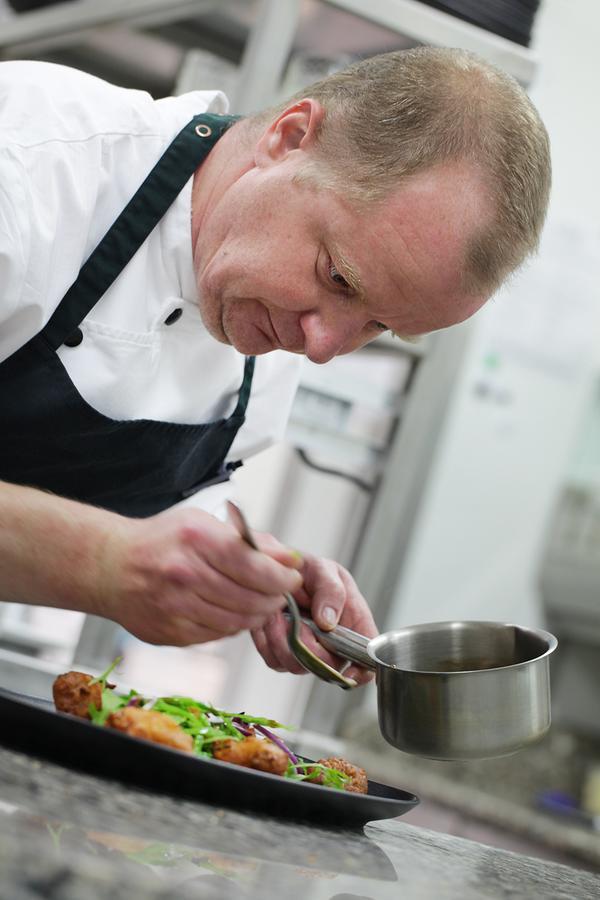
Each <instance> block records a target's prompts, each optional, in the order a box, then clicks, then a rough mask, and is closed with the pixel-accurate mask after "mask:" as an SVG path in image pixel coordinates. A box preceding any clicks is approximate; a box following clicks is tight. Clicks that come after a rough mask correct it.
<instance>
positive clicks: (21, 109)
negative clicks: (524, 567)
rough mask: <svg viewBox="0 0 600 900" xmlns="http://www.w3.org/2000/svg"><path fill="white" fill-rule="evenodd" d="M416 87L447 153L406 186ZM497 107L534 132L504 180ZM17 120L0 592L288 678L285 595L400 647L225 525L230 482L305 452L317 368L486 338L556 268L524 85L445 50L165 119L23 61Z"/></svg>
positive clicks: (278, 551) (1, 407)
mask: <svg viewBox="0 0 600 900" xmlns="http://www.w3.org/2000/svg"><path fill="white" fill-rule="evenodd" d="M419 79H420V81H419ZM452 82H454V86H453V87H452ZM432 84H433V85H434V88H435V89H436V90H437V91H438V93H439V95H440V100H441V101H443V102H441V103H439V104H438V105H437V109H436V104H435V103H434V104H432V103H431V100H429V107H430V108H429V109H427V108H426V105H427V97H431V95H432V91H431V85H432ZM344 91H346V94H344ZM386 91H387V95H388V100H387V101H386V100H385V96H384V95H385V93H386ZM402 92H405V93H406V92H408V94H407V96H409V97H410V101H411V103H412V102H413V100H414V106H415V110H416V109H417V107H418V105H419V102H420V103H421V106H422V111H421V120H422V121H421V124H419V123H418V122H417V124H416V126H415V127H416V128H417V129H419V128H420V129H421V131H422V133H421V134H419V135H416V138H418V140H416V139H413V145H414V147H417V146H419V147H421V151H420V153H421V159H420V160H419V159H417V156H418V154H415V152H414V148H413V156H414V160H413V163H412V165H408V167H406V165H405V163H404V162H403V163H402V164H403V165H405V170H404V171H403V172H401V173H400V175H403V176H404V180H402V181H401V180H400V178H399V177H396V175H394V172H393V171H392V169H393V167H390V161H389V159H387V160H386V159H385V158H384V156H383V154H384V153H385V147H384V144H385V143H386V140H387V142H388V144H389V145H390V147H392V150H393V153H394V155H395V157H396V163H395V164H396V166H397V165H398V158H399V157H401V156H402V154H398V152H397V148H398V146H399V141H400V138H401V137H402V139H403V141H404V140H405V139H406V140H405V143H406V147H407V148H408V147H409V138H411V135H410V133H409V132H410V129H411V128H413V123H415V122H416V118H415V112H414V111H412V112H410V115H409V118H407V119H406V121H405V122H403V121H402V120H401V117H399V115H398V113H399V111H401V109H402V107H403V104H402V103H401V102H398V100H399V97H400V94H401V93H402ZM375 93H376V94H377V97H376V98H375ZM433 94H434V95H435V90H434V92H433ZM419 97H421V100H419ZM340 98H341V99H340ZM474 99H475V100H476V101H477V102H475V103H474ZM385 102H388V103H389V104H391V106H393V105H394V103H395V104H396V106H397V110H396V112H395V113H394V115H396V117H397V118H398V124H395V120H394V118H393V117H392V110H391V109H390V110H387V111H386V110H385V108H383V106H382V104H383V105H385ZM361 103H362V111H361V105H360V104H361ZM374 104H375V105H374ZM494 104H495V107H496V108H495V109H494V110H493V111H492V113H490V114H489V115H488V114H487V112H486V110H488V109H489V108H490V106H492V107H494ZM355 105H356V109H354V124H352V125H350V124H346V125H343V119H344V116H345V115H346V109H348V110H350V111H351V112H352V109H351V108H352V107H353V106H355ZM377 105H379V107H380V108H379V111H378V109H377ZM404 105H406V104H404ZM457 109H459V110H462V112H463V115H462V118H461V117H460V116H459V117H458V118H457V116H456V110H457ZM473 109H475V111H476V112H475V118H473V119H472V121H471V122H469V121H467V120H468V118H469V116H471V117H473V114H472V110H473ZM498 109H499V110H501V114H502V116H503V117H504V119H503V120H502V123H501V124H502V125H509V126H513V127H514V128H515V129H516V131H515V134H514V136H513V139H512V140H511V142H510V148H509V149H508V150H507V151H502V141H500V140H499V141H496V145H495V149H493V150H492V151H489V150H486V151H485V152H486V153H487V155H488V156H490V155H493V154H496V156H497V157H498V165H497V166H496V169H494V170H493V172H492V173H490V171H489V170H490V168H493V166H492V164H491V163H490V161H489V160H488V159H487V158H485V155H484V150H483V148H488V147H489V146H490V140H489V135H490V133H491V131H492V130H493V127H494V126H493V121H494V115H496V116H497V112H498ZM440 111H441V113H440ZM448 111H450V113H449V114H448ZM373 114H375V120H374V122H373V123H370V121H369V117H371V118H373ZM440 114H441V116H442V119H444V121H445V123H446V124H445V127H446V129H450V128H454V130H455V132H456V134H453V136H452V141H451V140H449V141H447V142H446V144H447V146H446V149H444V146H443V142H440V141H439V140H437V138H436V137H435V135H436V134H437V133H438V132H439V130H440V121H441V120H440ZM525 114H526V115H525ZM348 115H350V113H348ZM411 116H412V118H411ZM436 116H437V119H436ZM502 116H501V118H502ZM511 116H512V119H511ZM477 117H479V118H477ZM486 117H487V118H486ZM487 119H489V123H488V122H487ZM484 120H485V121H484ZM456 121H460V122H461V127H460V128H459V129H456V128H455V126H454V124H453V123H456ZM0 123H1V129H0V135H1V136H0V284H1V285H2V293H1V295H0V421H1V422H2V440H1V442H0V480H1V484H0V598H1V599H4V600H12V601H14V600H16V601H20V602H25V603H33V604H40V605H45V606H55V607H63V608H68V609H75V610H80V611H83V612H86V613H93V614H96V615H100V616H104V617H106V618H109V619H112V620H114V621H116V622H118V623H119V624H121V625H122V626H123V627H124V628H126V629H127V630H128V631H130V632H131V633H132V634H134V635H136V636H137V637H138V638H140V639H142V640H145V641H149V642H152V643H161V644H170V645H186V644H194V643H202V642H205V641H211V640H215V639H217V638H219V637H222V636H226V635H231V634H235V633H237V632H239V631H241V630H250V631H251V632H252V636H253V639H254V642H255V644H256V646H257V648H258V650H259V652H260V653H261V654H262V655H263V657H264V659H265V660H266V662H267V663H268V664H269V665H270V666H272V667H273V668H275V669H278V670H281V671H293V672H300V671H302V670H301V668H300V667H299V665H298V663H297V662H296V660H295V659H294V658H293V657H292V656H291V655H290V653H289V651H288V649H287V643H286V626H285V621H284V619H283V617H282V616H281V609H282V606H283V604H284V601H283V597H282V594H283V593H284V592H285V591H292V592H293V593H294V594H295V596H296V597H297V599H298V601H299V602H300V604H301V605H302V606H303V607H305V608H307V609H309V610H310V613H311V615H312V616H313V618H314V619H315V620H316V621H317V623H318V624H319V625H320V626H321V627H322V628H324V629H328V628H331V627H333V626H334V625H335V624H336V623H337V622H341V623H342V624H344V625H347V626H348V627H350V628H353V629H356V630H358V631H361V632H362V633H364V634H366V635H373V634H375V632H376V629H375V625H374V622H373V619H372V616H371V614H370V612H369V609H368V606H367V604H366V602H365V600H364V598H363V597H362V596H361V594H360V592H359V590H358V588H357V586H356V584H355V582H354V581H353V579H352V577H351V576H350V574H349V573H348V572H347V571H346V570H345V569H343V568H342V567H341V566H339V565H338V564H337V563H335V562H333V561H329V560H320V559H315V558H313V557H311V556H308V555H304V556H303V555H301V554H300V553H298V552H297V551H296V550H291V549H289V548H286V547H284V546H282V545H281V544H279V543H278V542H277V541H276V540H275V538H273V537H272V536H269V535H264V536H262V537H261V538H260V542H261V543H260V546H261V552H257V551H256V550H253V549H252V548H250V547H249V546H247V545H246V544H245V543H244V542H243V541H242V540H241V538H240V537H239V535H238V533H237V532H236V530H235V529H234V528H233V527H232V525H230V524H229V523H228V522H227V521H225V520H224V517H223V515H222V509H223V500H224V496H225V495H226V493H227V491H228V488H229V476H230V474H231V473H232V472H233V471H234V470H235V468H236V467H237V466H238V465H239V464H240V463H241V462H242V461H243V459H245V458H247V457H248V456H250V455H252V454H254V453H256V452H258V451H260V450H262V449H263V448H265V447H266V446H268V445H269V444H271V443H272V442H273V441H275V440H277V439H278V438H280V437H281V435H282V433H283V429H284V427H285V423H286V419H287V417H288V414H289V410H290V406H291V402H292V399H293V395H294V391H295V388H296V385H297V380H298V366H299V363H300V360H301V357H302V356H303V355H304V356H307V357H308V358H309V359H310V360H312V361H313V362H316V363H326V362H327V361H328V360H330V359H331V358H333V357H334V356H336V355H338V354H340V353H347V352H350V351H352V350H354V349H356V348H358V347H360V346H362V345H363V344H365V343H366V342H367V341H369V340H372V339H373V338H374V337H376V336H377V335H378V334H379V333H381V331H383V330H387V329H389V330H391V331H394V332H397V333H400V334H403V335H417V334H422V333H425V332H428V331H432V330H435V329H437V328H442V327H446V326H448V325H452V324H454V323H456V322H459V321H462V320H463V319H465V318H467V317H468V316H470V315H471V314H473V313H474V312H475V311H476V310H477V309H478V308H479V307H480V306H481V305H482V304H483V303H484V302H485V300H486V299H487V298H488V297H489V296H490V294H491V293H492V292H493V290H494V289H495V287H496V286H497V284H498V283H499V282H500V281H501V280H502V279H503V278H504V277H505V276H506V275H507V274H508V272H509V271H512V270H513V269H514V268H515V267H516V266H517V265H518V264H519V263H520V262H521V261H522V259H523V258H525V256H526V255H527V254H528V253H530V252H531V250H532V249H533V247H534V246H535V243H536V241H537V237H538V236H539V231H540V229H541V226H542V222H543V217H544V212H545V207H546V203H547V195H548V186H549V159H548V150H547V138H546V135H545V131H544V128H543V125H542V124H541V122H540V121H539V118H538V117H537V114H536V113H535V110H533V107H532V106H531V104H530V102H529V101H528V99H527V97H526V95H525V94H524V92H522V91H521V90H520V88H519V87H518V86H517V85H516V84H515V83H514V82H512V79H509V78H508V77H506V76H503V75H501V74H500V73H497V72H495V70H492V69H491V68H490V67H487V66H486V65H485V64H484V63H482V62H481V61H480V60H476V59H475V58H473V57H471V56H469V55H468V54H462V53H461V52H460V51H443V50H433V49H430V50H427V49H423V50H420V51H408V52H402V53H393V54H388V55H386V56H383V57H376V58H374V59H373V60H367V61H364V62H363V63H359V64H357V65H356V66H354V67H352V68H351V69H350V70H348V71H347V72H346V73H342V74H341V75H337V76H332V77H330V78H329V79H326V80H325V81H324V82H322V83H320V84H319V85H317V86H315V89H314V91H313V90H311V91H310V92H309V95H308V96H306V97H303V96H298V97H296V98H293V99H292V100H291V101H290V102H289V103H287V104H283V105H282V106H281V107H279V108H277V109H276V110H272V111H269V112H266V113H262V114H259V115H257V116H254V117H250V118H248V119H237V118H236V117H234V116H230V115H228V112H227V103H226V100H225V97H224V96H223V95H222V94H221V93H219V92H217V91H213V92H202V91H194V92H192V93H189V94H185V95H183V96H179V97H171V98H167V99H162V100H158V101H155V100H153V99H152V98H151V97H150V96H149V95H147V94H145V93H142V92H138V91H131V90H125V89H122V88H119V87H115V86H113V85H110V84H108V83H106V82H104V81H101V80H99V79H97V78H95V77H92V76H90V75H87V74H84V73H82V72H79V71H75V70H72V69H68V68H64V67H61V66H56V65H51V64H46V63H38V62H5V63H1V64H0ZM377 123H379V124H377ZM390 123H391V125H390ZM486 123H487V124H486ZM488 126H489V127H488ZM343 127H345V128H347V129H349V130H350V134H351V137H352V139H353V141H354V143H355V144H356V146H359V144H360V143H361V142H362V144H363V145H364V146H366V147H367V151H366V153H365V151H364V149H363V151H362V156H363V159H362V161H361V160H360V159H359V158H358V157H356V158H355V157H354V156H353V154H352V152H351V151H350V149H349V147H346V146H344V143H343V141H340V134H341V133H342V132H341V131H340V128H342V130H343ZM377 129H379V132H381V133H378V131H377ZM427 129H429V133H430V137H429V138H428V139H427V141H428V142H424V141H423V137H426V138H427ZM499 130H500V129H498V128H497V131H499ZM524 132H525V133H524ZM480 133H482V134H483V137H482V138H481V140H480V146H479V148H477V147H476V144H477V141H478V140H479V138H478V134H480ZM436 141H437V144H438V145H439V146H438V147H437V149H436V148H435V147H434V146H433V145H434V144H435V143H436ZM457 141H458V144H457ZM461 141H462V144H461V143H460V142H461ZM504 143H505V144H506V141H504ZM423 147H425V148H426V152H425V151H423V149H422V148H423ZM478 149H479V150H480V151H481V154H482V155H481V157H479V156H477V150H478ZM517 151H518V152H517ZM407 152H408V150H407ZM389 153H390V151H389V150H388V157H389ZM503 153H504V155H502V154H503ZM334 156H335V158H336V164H337V170H336V169H335V166H333V165H332V164H331V161H332V159H333V158H334ZM509 156H510V160H511V162H510V164H511V166H512V169H511V171H510V172H509V174H508V176H507V177H505V178H504V181H503V182H502V183H501V184H500V186H499V189H497V190H496V189H495V188H496V180H497V179H498V178H499V177H500V176H499V174H498V173H502V171H503V167H504V168H506V165H505V163H506V161H507V159H508V158H509ZM492 162H493V161H492ZM369 165H370V166H371V168H370V169H369ZM378 172H379V175H378V174H377V173H378ZM349 173H351V177H349ZM390 178H392V180H393V184H392V186H390V183H389V182H390ZM384 182H385V183H384ZM507 185H508V188H507ZM511 185H512V187H511ZM507 189H508V191H509V197H508V200H507V199H506V197H505V194H506V191H507ZM517 194H518V196H519V197H520V198H521V207H520V209H519V211H517V212H516V213H515V212H514V209H513V208H514V205H515V204H514V203H513V200H515V198H516V196H517ZM511 210H512V213H511ZM511 214H512V218H511ZM519 216H520V218H519ZM503 241H504V243H503ZM491 248H496V249H495V250H494V251H493V252H492V250H491ZM306 639H307V642H309V643H310V642H311V638H310V637H309V636H308V635H307V636H306ZM318 652H319V655H321V656H322V657H323V658H324V659H326V660H327V661H328V662H330V663H335V660H334V659H332V658H331V657H330V656H329V654H328V653H327V651H325V650H324V649H323V648H319V649H318ZM349 674H350V675H351V676H354V677H358V678H359V679H362V680H366V679H368V677H369V676H368V674H367V673H365V672H364V671H362V670H360V669H356V670H354V669H353V670H352V671H350V672H349Z"/></svg>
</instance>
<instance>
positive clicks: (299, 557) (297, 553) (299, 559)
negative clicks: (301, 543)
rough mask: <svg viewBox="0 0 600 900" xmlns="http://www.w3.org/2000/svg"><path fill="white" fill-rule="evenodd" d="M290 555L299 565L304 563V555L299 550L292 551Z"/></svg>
mask: <svg viewBox="0 0 600 900" xmlns="http://www.w3.org/2000/svg"><path fill="white" fill-rule="evenodd" d="M290 554H291V555H292V556H293V557H294V559H295V560H296V562H299V563H301V562H302V554H301V553H300V551H299V550H292V549H290Z"/></svg>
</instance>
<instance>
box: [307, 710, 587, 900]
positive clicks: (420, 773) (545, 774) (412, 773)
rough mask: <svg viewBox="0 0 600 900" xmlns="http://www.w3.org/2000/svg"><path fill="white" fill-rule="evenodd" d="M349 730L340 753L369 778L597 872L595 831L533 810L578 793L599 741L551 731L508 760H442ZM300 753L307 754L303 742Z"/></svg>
mask: <svg viewBox="0 0 600 900" xmlns="http://www.w3.org/2000/svg"><path fill="white" fill-rule="evenodd" d="M353 728H354V730H353V729H351V728H348V729H347V732H346V738H345V740H344V741H343V743H342V745H341V746H342V748H343V752H344V753H345V754H347V755H348V757H349V758H351V759H352V760H353V761H355V762H356V763H357V764H359V765H361V766H364V767H365V768H366V769H367V771H369V772H370V773H371V775H372V777H373V778H374V779H377V780H379V781H383V782H385V783H387V784H403V785H409V786H410V790H413V791H415V792H416V793H417V794H419V795H420V796H421V797H422V798H429V799H435V800H436V802H438V803H441V804H445V805H446V806H447V807H448V808H449V809H452V810H454V811H457V812H462V813H465V814H466V815H468V816H471V817H473V818H474V819H477V820H479V821H482V822H486V823H489V824H492V825H497V826H499V827H501V828H504V829H505V830H506V831H509V832H512V833H514V834H518V835H522V836H524V837H527V838H530V839H533V840H535V841H538V842H539V843H540V844H543V845H545V846H547V847H549V848H552V849H553V850H556V851H559V852H560V853H562V854H568V855H569V856H570V857H572V858H573V859H578V860H581V861H582V863H584V864H586V865H590V864H591V865H592V867H594V868H596V869H598V868H600V833H599V832H598V831H597V830H594V829H592V828H589V827H584V826H582V825H578V824H576V823H574V822H571V821H569V820H568V819H566V818H560V817H558V816H556V815H554V816H553V815H552V814H549V813H548V812H545V811H543V810H541V809H540V808H539V805H538V798H539V795H540V794H541V793H543V792H544V791H547V790H549V789H550V790H558V791H562V792H565V793H566V794H568V795H571V796H573V797H578V796H579V795H580V792H581V784H582V781H583V778H584V775H585V772H586V769H587V767H588V766H589V765H592V764H594V765H597V764H598V763H599V762H600V746H599V745H598V742H595V741H592V740H591V739H585V738H583V737H579V736H576V735H573V734H570V733H567V732H564V731H562V730H561V729H559V728H556V727H553V728H552V729H551V730H550V732H549V733H548V734H547V735H546V737H545V738H544V739H543V740H541V741H538V742H537V743H535V744H533V745H531V746H530V747H527V748H525V749H523V750H521V751H520V752H518V753H515V754H512V755H510V756H505V757H499V758H496V759H484V760H469V761H461V762H441V761H439V760H429V759H423V758H419V757H416V756H409V755H407V754H406V753H400V752H399V751H397V750H395V749H393V748H391V747H390V746H389V744H386V742H385V741H384V739H383V737H382V736H381V733H380V732H379V728H378V727H377V725H376V723H375V724H373V723H371V722H369V721H364V720H363V721H362V722H360V724H359V726H357V725H354V726H353ZM358 736H360V742H359V741H358V740H357V739H356V738H357V737H358ZM301 749H302V752H304V753H305V754H306V755H310V751H311V749H312V748H311V745H310V741H309V742H308V743H307V744H306V746H305V747H302V748H301ZM598 894H599V896H600V888H599V891H598Z"/></svg>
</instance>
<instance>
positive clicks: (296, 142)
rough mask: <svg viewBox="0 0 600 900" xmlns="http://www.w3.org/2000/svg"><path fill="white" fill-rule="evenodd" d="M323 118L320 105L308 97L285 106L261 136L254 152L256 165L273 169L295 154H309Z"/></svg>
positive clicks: (323, 111)
mask: <svg viewBox="0 0 600 900" xmlns="http://www.w3.org/2000/svg"><path fill="white" fill-rule="evenodd" d="M324 118H325V110H324V109H323V107H322V105H321V104H320V103H319V101H318V100H314V99H312V98H311V97H305V98H304V99H303V100H297V101H296V102H295V103H292V104H290V105H289V106H287V107H286V108H285V109H284V110H283V112H281V113H280V114H279V115H278V117H277V118H276V119H275V120H274V121H273V122H271V124H270V125H269V127H268V128H267V129H266V130H265V131H264V132H263V133H262V135H261V136H260V138H259V140H258V143H257V144H256V148H255V162H256V165H257V166H269V165H273V164H274V163H277V162H281V161H282V160H284V159H286V158H287V156H288V155H289V154H290V153H292V152H294V151H295V150H302V151H305V152H306V151H308V150H310V149H311V147H312V146H313V144H314V142H315V140H316V137H317V135H318V133H319V129H320V128H321V124H322V122H323V119H324Z"/></svg>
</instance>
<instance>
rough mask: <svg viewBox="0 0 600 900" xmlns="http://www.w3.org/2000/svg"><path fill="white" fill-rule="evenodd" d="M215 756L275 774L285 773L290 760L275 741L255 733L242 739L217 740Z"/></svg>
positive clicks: (214, 746) (214, 748) (214, 750)
mask: <svg viewBox="0 0 600 900" xmlns="http://www.w3.org/2000/svg"><path fill="white" fill-rule="evenodd" d="M213 756H214V757H215V759H221V760H223V762H230V763H235V764H236V765H238V766H248V768H250V769H260V771H261V772H274V773H275V775H285V771H286V769H287V767H288V763H289V761H290V760H289V757H288V755H287V753H285V751H284V750H282V749H281V748H280V747H277V745H276V744H274V743H273V741H269V740H265V738H259V737H256V736H254V735H252V736H250V737H244V738H242V740H241V741H238V740H233V739H232V738H228V739H227V740H226V741H217V743H215V744H214V745H213Z"/></svg>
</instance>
